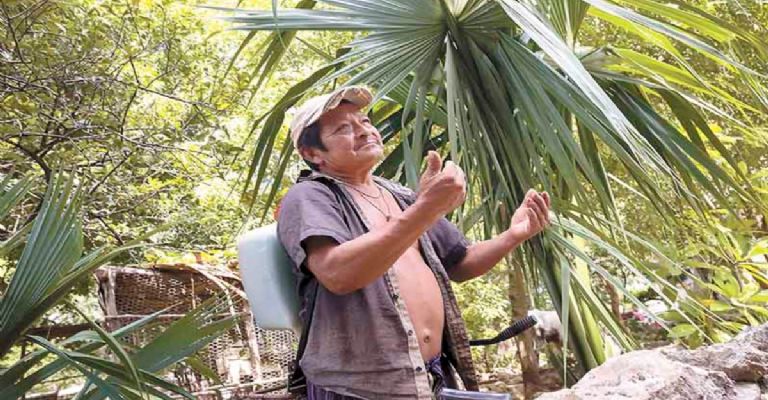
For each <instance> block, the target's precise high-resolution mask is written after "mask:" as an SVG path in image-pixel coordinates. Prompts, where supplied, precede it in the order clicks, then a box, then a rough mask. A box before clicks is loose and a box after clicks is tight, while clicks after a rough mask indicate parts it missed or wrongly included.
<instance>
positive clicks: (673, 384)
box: [537, 325, 768, 400]
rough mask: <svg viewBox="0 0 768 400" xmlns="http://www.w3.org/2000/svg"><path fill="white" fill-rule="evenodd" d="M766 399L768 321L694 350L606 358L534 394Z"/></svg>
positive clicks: (577, 398) (569, 399)
mask: <svg viewBox="0 0 768 400" xmlns="http://www.w3.org/2000/svg"><path fill="white" fill-rule="evenodd" d="M587 399H589V400H622V399H633V400H634V399H637V400H651V399H662V400H768V325H763V326H761V327H758V328H753V329H751V330H749V331H747V332H743V333H741V334H739V335H738V336H736V337H735V338H734V339H733V340H731V341H730V342H728V343H723V344H715V345H712V346H707V347H702V348H699V349H696V350H687V349H685V348H682V347H679V346H665V347H661V348H658V349H654V350H639V351H633V352H630V353H627V354H623V355H621V356H618V357H615V358H612V359H610V360H608V361H607V362H606V363H605V364H603V365H601V366H600V367H598V368H595V369H593V370H592V371H590V372H589V373H588V374H587V375H585V376H584V377H583V378H582V379H581V380H580V381H579V382H578V383H577V384H576V385H574V386H573V387H571V388H569V389H563V390H559V391H556V392H551V393H544V394H542V395H540V396H539V397H537V400H587Z"/></svg>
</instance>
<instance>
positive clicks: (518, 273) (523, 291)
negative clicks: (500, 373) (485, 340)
mask: <svg viewBox="0 0 768 400" xmlns="http://www.w3.org/2000/svg"><path fill="white" fill-rule="evenodd" d="M507 263H508V264H509V291H508V293H507V295H508V297H509V302H510V303H511V304H512V320H513V321H517V320H520V319H522V318H525V317H526V316H527V315H528V310H529V309H530V308H531V302H530V299H529V297H528V289H527V287H526V285H525V274H524V273H523V266H522V264H521V263H519V262H515V260H513V258H512V257H510V256H508V257H507ZM515 342H516V344H517V356H518V359H519V360H520V369H521V372H522V375H523V385H524V387H525V398H526V399H532V398H533V395H534V394H535V393H536V391H537V388H538V387H539V386H540V385H541V377H540V375H539V355H538V354H537V353H536V350H535V349H534V333H533V330H532V329H529V330H527V331H525V332H523V333H522V334H520V335H518V336H517V337H516V338H515Z"/></svg>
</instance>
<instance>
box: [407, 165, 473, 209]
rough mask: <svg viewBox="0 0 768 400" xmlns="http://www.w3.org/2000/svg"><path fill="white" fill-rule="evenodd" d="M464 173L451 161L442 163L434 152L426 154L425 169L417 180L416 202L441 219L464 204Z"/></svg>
mask: <svg viewBox="0 0 768 400" xmlns="http://www.w3.org/2000/svg"><path fill="white" fill-rule="evenodd" d="M466 187H467V185H466V179H465V177H464V171H462V170H461V168H459V166H458V165H456V164H455V163H454V162H453V161H446V162H445V165H443V161H442V159H441V158H440V155H439V154H438V153H437V152H436V151H430V152H429V154H427V168H426V169H425V170H424V173H423V174H422V175H421V179H420V180H419V193H418V195H417V197H416V201H418V202H421V203H423V204H424V205H425V208H426V209H427V210H430V211H432V212H435V215H436V216H438V217H442V216H443V215H445V214H447V213H449V212H451V211H452V210H453V209H454V208H456V207H458V206H459V205H460V204H461V203H463V202H464V198H465V196H466V193H467V192H466Z"/></svg>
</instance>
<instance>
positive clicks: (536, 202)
mask: <svg viewBox="0 0 768 400" xmlns="http://www.w3.org/2000/svg"><path fill="white" fill-rule="evenodd" d="M549 206H550V200H549V194H548V193H547V192H541V193H539V192H536V191H535V190H533V189H531V190H529V191H528V193H526V194H525V198H524V199H523V202H522V204H520V207H518V209H517V210H515V213H514V214H513V215H512V221H511V222H510V224H509V230H510V231H512V232H514V235H515V237H517V238H519V239H520V240H527V239H530V238H531V237H533V236H535V235H536V234H538V233H539V232H541V231H543V230H544V228H546V227H547V226H549Z"/></svg>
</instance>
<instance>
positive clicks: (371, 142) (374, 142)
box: [358, 140, 381, 149]
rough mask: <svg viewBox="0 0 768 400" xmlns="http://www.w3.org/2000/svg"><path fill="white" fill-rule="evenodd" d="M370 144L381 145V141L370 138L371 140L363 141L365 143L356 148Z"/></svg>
mask: <svg viewBox="0 0 768 400" xmlns="http://www.w3.org/2000/svg"><path fill="white" fill-rule="evenodd" d="M372 144H375V145H377V146H381V143H379V142H378V141H376V140H372V141H370V142H365V143H363V144H362V145H361V146H360V147H358V149H362V148H363V147H366V146H370V145H372Z"/></svg>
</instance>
